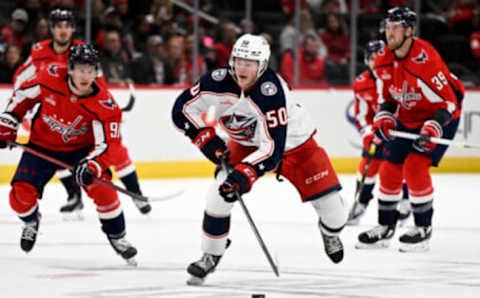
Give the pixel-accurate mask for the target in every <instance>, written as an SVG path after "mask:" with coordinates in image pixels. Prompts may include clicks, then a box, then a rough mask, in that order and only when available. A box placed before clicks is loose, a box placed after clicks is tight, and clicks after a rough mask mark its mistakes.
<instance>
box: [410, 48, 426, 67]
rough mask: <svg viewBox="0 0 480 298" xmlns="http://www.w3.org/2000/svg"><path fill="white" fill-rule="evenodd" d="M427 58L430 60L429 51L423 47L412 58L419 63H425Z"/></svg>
mask: <svg viewBox="0 0 480 298" xmlns="http://www.w3.org/2000/svg"><path fill="white" fill-rule="evenodd" d="M427 60H428V56H427V53H425V51H424V50H423V49H422V52H421V53H420V54H419V55H418V56H417V57H413V58H412V61H413V62H415V63H417V64H421V63H425V62H427Z"/></svg>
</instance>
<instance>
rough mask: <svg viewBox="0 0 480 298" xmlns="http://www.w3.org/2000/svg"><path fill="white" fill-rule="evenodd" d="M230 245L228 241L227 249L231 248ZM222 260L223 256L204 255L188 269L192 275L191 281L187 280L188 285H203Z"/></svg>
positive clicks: (228, 240)
mask: <svg viewBox="0 0 480 298" xmlns="http://www.w3.org/2000/svg"><path fill="white" fill-rule="evenodd" d="M230 243H231V240H230V239H227V244H226V248H228V247H229V246H230ZM221 258H222V256H214V255H212V254H209V253H204V254H203V256H202V258H201V259H200V260H198V261H196V262H193V263H191V264H190V265H189V266H188V268H187V272H188V273H189V274H190V279H188V280H187V285H189V286H200V285H202V284H203V282H204V281H205V278H206V277H207V275H208V274H210V273H212V272H214V271H215V268H216V267H217V265H218V263H219V262H220V259H221Z"/></svg>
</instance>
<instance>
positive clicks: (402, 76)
mask: <svg viewBox="0 0 480 298" xmlns="http://www.w3.org/2000/svg"><path fill="white" fill-rule="evenodd" d="M374 72H375V76H376V77H377V84H379V90H382V91H381V94H379V103H380V104H382V103H384V102H395V103H397V104H398V109H397V111H398V114H397V115H396V116H397V119H398V120H399V121H400V122H402V123H403V124H404V125H405V126H406V127H408V128H418V127H419V126H421V125H422V124H423V123H424V122H425V121H426V120H429V119H432V118H433V116H434V114H435V112H436V111H437V110H439V109H445V110H447V111H448V112H449V113H450V114H451V115H452V119H457V118H458V117H460V113H461V105H460V103H459V100H458V99H457V96H456V94H455V93H456V92H457V94H458V93H459V92H461V90H456V89H462V88H463V85H462V83H461V82H460V81H458V79H457V78H456V77H455V76H453V75H452V74H451V73H450V70H449V69H448V68H447V66H446V65H445V62H444V61H443V59H442V58H441V57H440V55H439V54H438V52H437V51H436V50H435V49H434V48H433V46H432V45H431V44H430V43H428V42H427V41H425V40H422V39H420V38H414V39H413V44H412V46H411V48H410V50H409V52H408V54H407V56H406V57H405V58H403V59H398V58H396V57H395V55H394V53H393V52H392V51H391V50H390V49H389V48H388V47H385V49H384V51H380V52H379V53H378V54H377V58H376V59H375V65H374ZM455 86H457V87H455Z"/></svg>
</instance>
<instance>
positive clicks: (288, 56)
mask: <svg viewBox="0 0 480 298" xmlns="http://www.w3.org/2000/svg"><path fill="white" fill-rule="evenodd" d="M318 47H319V38H318V36H317V35H316V34H307V35H306V36H305V38H304V41H303V45H302V47H301V48H300V51H299V57H298V59H299V72H300V73H299V82H298V85H304V86H306V85H308V86H326V85H327V81H326V78H325V76H324V73H323V71H324V66H325V63H324V60H323V59H322V58H321V57H320V56H318ZM294 68H295V67H294V52H293V51H287V52H285V54H284V55H283V59H282V66H281V72H280V74H281V75H282V77H283V78H284V79H285V80H286V81H287V82H288V83H289V84H290V85H294Z"/></svg>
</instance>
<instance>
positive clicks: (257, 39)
mask: <svg viewBox="0 0 480 298" xmlns="http://www.w3.org/2000/svg"><path fill="white" fill-rule="evenodd" d="M269 58H270V47H269V45H268V43H267V41H266V40H265V39H264V38H263V37H261V36H258V35H251V34H245V35H243V36H241V37H240V38H239V39H238V40H237V41H236V42H235V44H234V46H233V50H232V54H231V56H230V62H229V67H227V68H219V69H216V70H214V71H212V72H210V73H207V74H205V75H203V76H202V78H201V79H200V81H199V82H197V83H196V84H195V85H194V86H193V87H191V88H190V89H187V90H185V91H184V92H183V93H182V94H181V95H180V96H179V97H178V98H177V100H176V102H175V105H174V107H173V111H172V117H173V121H174V123H175V125H176V127H177V128H179V129H180V130H181V131H182V132H184V133H185V135H186V136H188V137H189V138H190V139H191V140H192V142H193V144H194V145H195V146H197V147H198V148H199V149H200V150H201V151H202V153H203V154H204V155H205V156H206V157H207V158H208V159H209V160H211V161H212V162H214V163H216V164H219V163H220V159H221V158H227V159H228V163H229V164H230V165H231V167H232V172H231V173H229V174H228V175H227V173H226V172H225V170H224V169H221V168H219V169H218V171H217V172H216V175H215V180H214V182H213V183H212V185H211V187H210V189H209V191H208V193H207V203H206V208H205V212H204V217H203V233H202V236H201V237H202V251H203V256H202V257H201V259H200V260H198V261H196V262H193V263H192V264H190V266H188V269H187V271H188V273H189V274H190V275H191V279H190V280H189V281H188V284H193V285H197V284H201V283H202V282H203V281H204V279H205V277H206V276H207V275H208V274H209V273H211V272H213V271H214V269H215V267H216V266H217V265H218V262H219V261H220V258H221V257H222V255H223V254H224V252H225V250H226V247H227V246H228V239H227V236H228V233H229V230H230V212H231V209H232V208H233V206H234V202H235V200H236V196H235V193H236V192H238V193H239V194H240V195H242V194H244V193H247V192H249V191H250V189H251V188H252V187H253V185H254V182H255V181H256V180H257V179H259V178H260V177H261V176H263V175H264V174H266V173H268V172H271V171H275V170H276V171H277V173H279V174H281V175H283V176H284V177H286V178H287V179H288V180H289V181H291V183H292V184H293V185H294V186H295V187H296V188H297V190H298V192H299V194H300V196H301V199H302V201H303V202H310V203H311V204H312V206H313V207H314V209H315V211H316V212H317V214H318V227H319V229H320V232H321V235H322V238H323V243H324V250H325V252H326V254H327V255H328V257H329V258H330V259H331V260H332V261H333V262H334V263H338V262H341V261H342V259H343V244H342V242H341V240H340V237H339V234H340V231H341V230H342V228H343V226H344V224H345V221H346V219H347V210H346V207H345V205H344V202H343V199H342V197H341V196H340V194H339V190H340V189H341V186H340V183H339V181H338V179H337V175H336V173H335V170H334V169H333V167H332V165H331V163H330V160H329V159H328V156H327V153H326V152H325V150H324V149H323V148H321V147H320V146H319V145H318V144H317V142H316V141H315V139H314V135H315V132H316V129H315V127H314V126H313V122H312V121H311V119H310V117H309V115H308V113H307V111H306V109H305V108H304V107H303V106H302V105H301V104H300V103H299V102H297V101H296V100H295V99H294V98H293V96H292V94H291V92H290V89H289V88H288V85H287V83H286V82H285V81H284V80H283V79H282V78H281V77H280V76H279V75H278V74H276V73H275V72H273V71H272V70H270V69H269V68H268V67H267V65H268V60H269ZM212 106H214V107H215V117H216V119H217V121H218V123H220V125H221V127H222V128H223V129H224V130H225V131H226V133H227V134H228V136H229V138H230V140H229V141H228V143H227V144H225V142H224V141H223V140H222V139H221V138H220V137H219V136H217V135H216V132H215V129H214V128H213V127H208V126H206V125H205V122H204V121H203V119H202V114H203V113H204V112H206V111H207V110H208V109H209V108H210V107H212ZM287 127H288V129H287Z"/></svg>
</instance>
